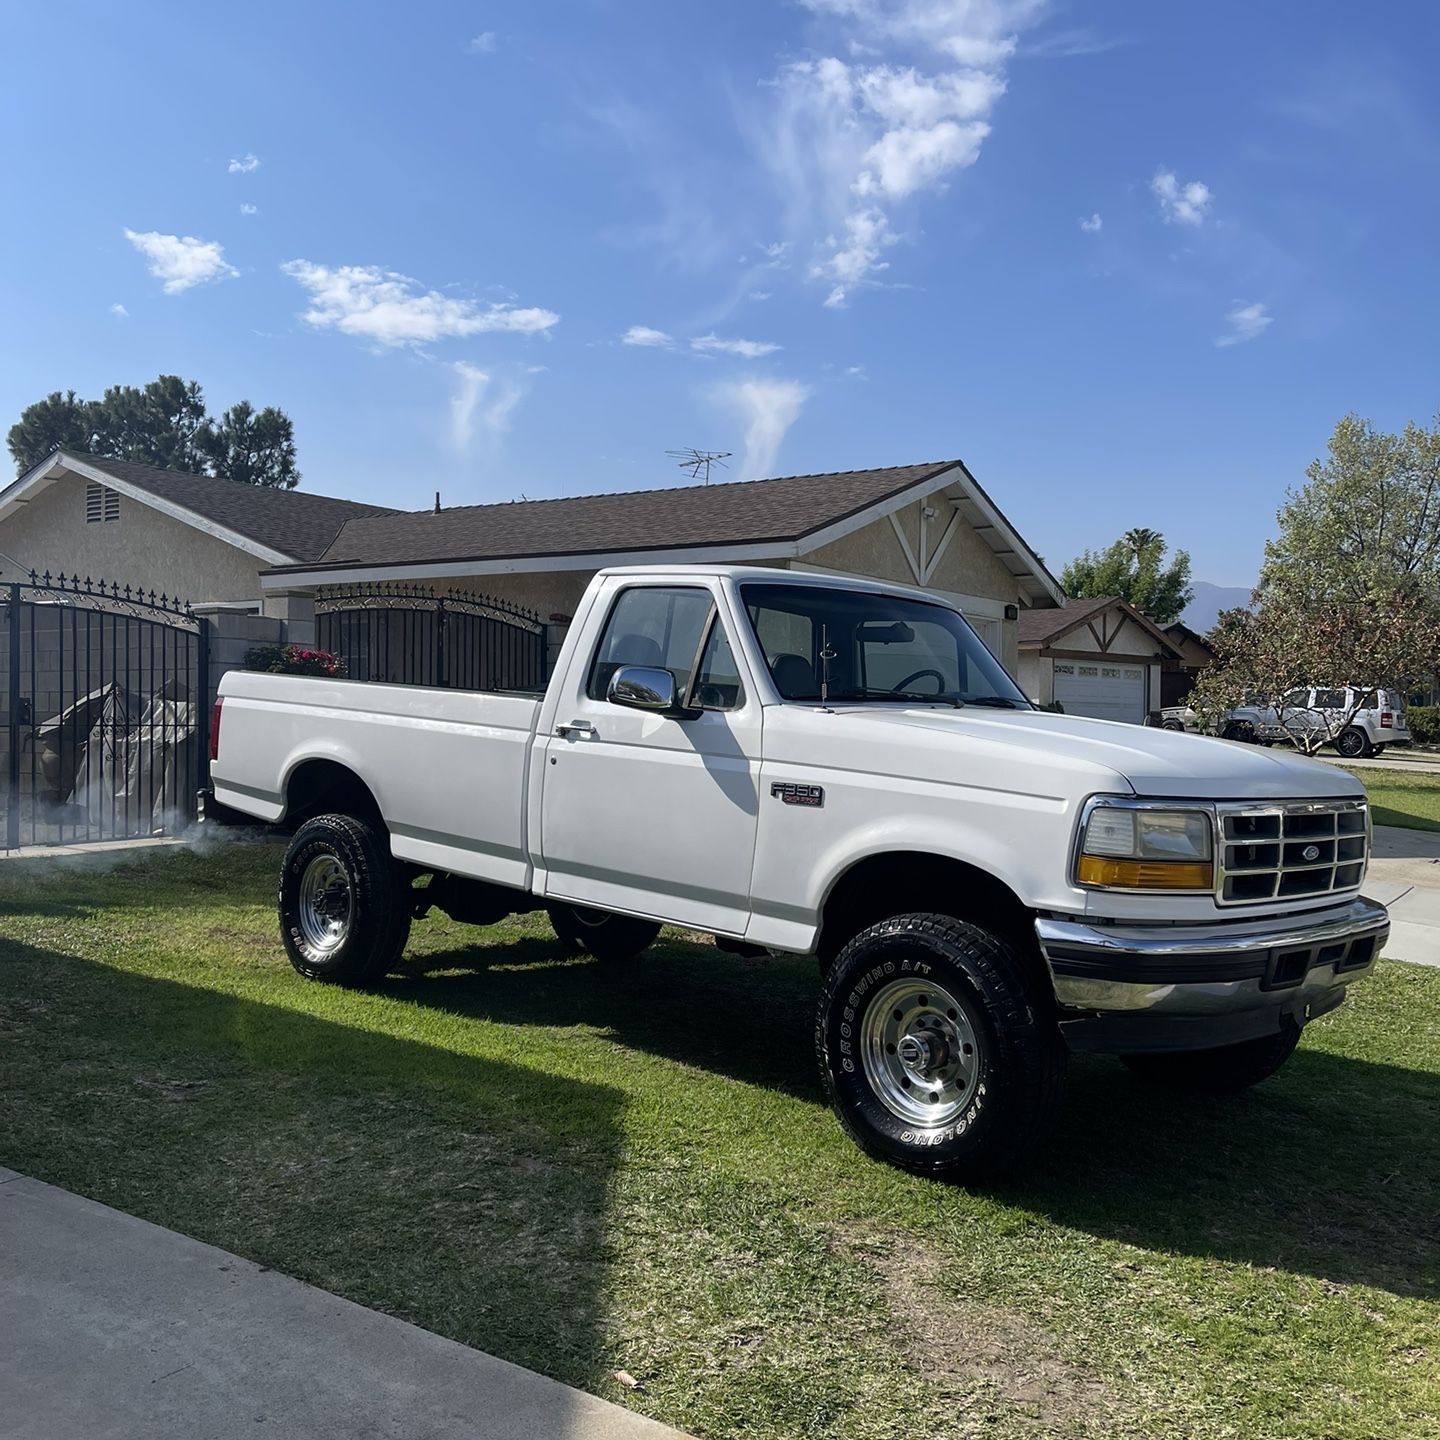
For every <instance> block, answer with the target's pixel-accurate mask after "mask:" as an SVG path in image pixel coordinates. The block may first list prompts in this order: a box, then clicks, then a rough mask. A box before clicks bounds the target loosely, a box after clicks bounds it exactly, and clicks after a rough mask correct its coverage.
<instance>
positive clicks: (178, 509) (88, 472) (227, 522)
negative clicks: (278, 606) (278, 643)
mask: <svg viewBox="0 0 1440 1440" xmlns="http://www.w3.org/2000/svg"><path fill="white" fill-rule="evenodd" d="M387 513H388V512H387V511H386V510H384V509H383V508H382V507H381V506H378V505H362V504H359V503H358V502H356V501H353V500H336V499H333V498H332V497H330V496H328V495H314V494H310V493H308V492H306V491H303V490H273V489H266V488H264V487H263V486H258V485H246V484H244V483H242V482H241V481H238V480H217V479H215V478H214V477H213V476H210V475H190V474H187V473H186V472H185V471H182V470H162V469H158V468H157V467H156V466H154V465H139V464H136V463H134V462H132V461H129V460H110V459H106V458H104V457H103V456H99V455H80V454H74V453H71V452H69V451H65V450H57V451H56V452H55V453H54V454H53V455H51V456H50V457H49V458H48V459H45V460H42V461H41V462H40V463H39V464H38V465H35V466H33V467H32V468H31V469H29V470H27V471H26V472H25V474H23V475H22V476H20V478H19V479H18V480H14V481H12V482H11V483H10V484H9V485H7V486H5V488H4V489H3V490H0V581H5V580H18V579H23V578H24V577H25V576H26V575H27V574H28V573H29V572H30V571H31V570H34V571H35V572H36V573H38V574H42V575H43V574H44V573H45V572H46V571H49V572H50V574H52V575H58V574H60V572H61V571H64V573H65V574H66V575H79V576H81V577H82V578H83V577H85V576H89V577H91V578H92V579H94V580H97V581H98V580H102V579H103V580H108V581H112V582H115V583H118V584H119V585H121V586H125V585H135V586H141V587H143V588H144V589H146V590H154V591H156V592H157V593H159V592H162V591H163V592H164V593H165V594H167V595H171V596H179V597H180V598H181V599H182V600H192V601H197V602H248V603H249V604H250V605H251V606H253V607H254V608H256V609H258V608H259V607H260V602H261V589H260V574H261V572H262V571H264V570H268V569H270V568H271V567H272V566H274V565H294V564H297V563H300V562H305V561H311V560H317V559H319V557H320V556H321V555H322V554H324V552H325V550H326V548H327V547H328V546H329V544H330V542H331V541H332V540H334V538H335V536H336V535H337V534H338V533H339V532H340V529H341V527H342V526H344V524H345V523H346V521H348V520H353V519H357V518H361V517H364V516H373V515H383V514H387Z"/></svg>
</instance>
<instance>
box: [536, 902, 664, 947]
mask: <svg viewBox="0 0 1440 1440" xmlns="http://www.w3.org/2000/svg"><path fill="white" fill-rule="evenodd" d="M546 908H547V910H548V911H549V912H550V924H551V925H552V926H554V929H555V933H556V934H557V935H558V936H559V937H560V939H561V940H563V941H564V942H565V944H566V945H568V946H569V947H570V949H571V950H583V951H584V952H585V953H586V954H588V955H593V956H594V957H595V958H596V959H597V960H632V959H634V957H635V956H636V955H638V954H639V953H640V952H641V951H642V950H644V949H646V948H648V947H649V946H650V945H652V944H654V942H655V937H656V936H657V935H658V934H659V933H660V927H659V926H658V925H657V924H656V923H655V922H654V921H653V920H637V919H635V917H634V916H632V915H615V914H613V913H612V912H611V911H609V910H592V909H590V907H589V906H588V905H562V904H559V903H556V904H552V905H549V906H547V907H546Z"/></svg>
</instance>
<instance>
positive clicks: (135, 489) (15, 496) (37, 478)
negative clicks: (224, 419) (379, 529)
mask: <svg viewBox="0 0 1440 1440" xmlns="http://www.w3.org/2000/svg"><path fill="white" fill-rule="evenodd" d="M62 473H69V474H72V475H75V476H78V477H80V478H82V479H89V480H94V481H97V482H98V483H100V484H106V485H111V486H112V487H113V488H115V489H118V490H120V491H121V492H122V493H124V494H126V495H129V496H131V497H132V498H133V499H135V500H137V501H139V502H140V503H141V504H148V505H151V506H153V507H154V508H155V509H158V510H161V511H163V512H164V513H165V514H168V515H171V516H172V517H174V518H175V519H178V520H180V521H182V522H184V523H186V524H189V525H193V526H195V528H197V529H200V530H204V531H205V532H206V533H208V534H211V535H214V536H216V537H217V538H219V539H222V540H225V541H227V542H228V543H230V544H232V545H235V546H237V547H238V548H239V549H242V550H246V551H248V552H249V553H250V554H252V555H254V556H255V557H256V558H257V559H259V560H261V561H263V562H264V563H266V564H269V565H275V564H284V563H286V562H289V561H296V560H300V561H311V560H315V559H318V558H319V556H320V555H321V554H322V553H323V552H324V550H325V547H326V546H327V545H329V544H330V542H331V541H332V540H333V539H334V538H335V536H336V534H337V533H338V531H339V530H340V528H341V527H342V526H343V525H344V524H345V522H346V521H347V520H351V519H355V518H358V517H361V516H373V515H385V514H388V513H390V512H389V511H387V510H385V509H384V508H383V507H381V506H378V505H364V504H361V503H360V502H358V501H355V500H337V499H335V498H334V497H333V496H329V495H314V494H310V493H308V492H306V491H303V490H277V489H272V488H269V487H266V486H261V485H247V484H245V483H244V482H243V481H240V480H222V479H217V478H216V477H215V476H213V475H192V474H190V473H188V472H187V471H183V470H162V469H160V468H159V467H158V466H155V465H142V464H139V463H137V462H136V461H133V460H113V459H110V458H109V457H108V456H103V455H82V454H77V453H75V452H72V451H67V450H57V451H56V452H55V453H54V454H53V455H51V456H49V457H47V458H46V459H45V460H43V461H41V463H40V464H39V465H36V466H35V467H33V468H32V469H31V470H28V471H27V472H26V473H25V474H24V475H22V476H21V477H20V478H19V479H18V480H16V481H14V482H13V483H12V484H11V485H9V486H7V487H6V488H5V489H4V490H3V491H0V517H3V515H4V513H5V510H6V509H7V508H8V507H9V506H11V505H13V504H17V503H21V502H23V500H24V498H25V496H26V494H27V493H28V492H31V491H33V490H35V489H37V488H39V487H41V486H43V485H48V484H50V483H51V482H53V481H54V480H56V479H58V478H59V476H60V475H61V474H62Z"/></svg>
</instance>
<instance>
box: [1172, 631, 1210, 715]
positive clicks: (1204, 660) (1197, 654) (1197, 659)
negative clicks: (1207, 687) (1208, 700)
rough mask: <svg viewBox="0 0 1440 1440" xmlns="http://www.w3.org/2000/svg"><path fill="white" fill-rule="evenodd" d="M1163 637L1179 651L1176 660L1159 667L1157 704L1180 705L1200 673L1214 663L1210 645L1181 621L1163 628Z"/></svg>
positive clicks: (1193, 686)
mask: <svg viewBox="0 0 1440 1440" xmlns="http://www.w3.org/2000/svg"><path fill="white" fill-rule="evenodd" d="M1165 637H1166V639H1168V640H1169V641H1170V643H1171V644H1172V645H1173V646H1174V647H1175V649H1176V650H1177V651H1178V652H1179V658H1178V659H1175V660H1166V661H1163V662H1162V663H1161V666H1160V704H1161V705H1162V706H1165V705H1183V704H1184V703H1185V701H1186V700H1187V699H1189V697H1190V692H1191V691H1192V690H1193V689H1194V688H1195V682H1196V681H1197V680H1198V679H1199V678H1200V673H1201V671H1203V670H1208V669H1209V668H1210V666H1212V665H1213V664H1214V663H1215V651H1214V650H1213V649H1212V648H1211V646H1210V642H1209V641H1208V640H1206V638H1205V637H1204V636H1203V635H1201V634H1199V633H1198V632H1196V631H1194V630H1192V629H1191V628H1190V627H1189V626H1188V625H1186V624H1184V623H1183V622H1182V621H1179V620H1177V621H1176V622H1175V623H1174V624H1173V625H1167V626H1166V627H1165Z"/></svg>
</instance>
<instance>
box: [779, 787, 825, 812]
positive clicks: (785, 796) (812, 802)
mask: <svg viewBox="0 0 1440 1440" xmlns="http://www.w3.org/2000/svg"><path fill="white" fill-rule="evenodd" d="M770 798H771V799H772V800H779V801H780V802H781V803H782V804H785V805H804V806H806V807H807V808H808V809H811V810H818V809H819V808H820V807H821V806H822V805H824V803H825V787H824V786H823V785H797V784H795V782H794V781H793V780H777V781H775V783H774V784H773V785H771V787H770Z"/></svg>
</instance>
